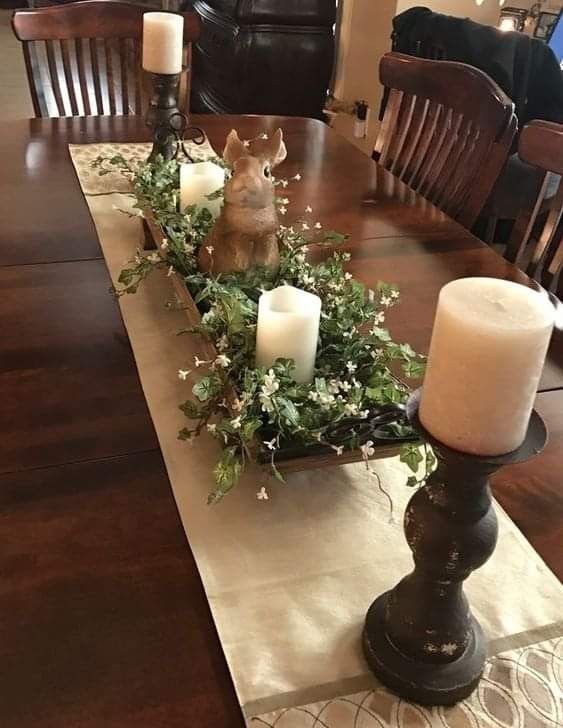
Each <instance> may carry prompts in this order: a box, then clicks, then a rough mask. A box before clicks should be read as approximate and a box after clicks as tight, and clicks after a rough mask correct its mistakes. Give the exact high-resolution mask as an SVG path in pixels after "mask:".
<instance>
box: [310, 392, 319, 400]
mask: <svg viewBox="0 0 563 728" xmlns="http://www.w3.org/2000/svg"><path fill="white" fill-rule="evenodd" d="M318 398H319V393H318V392H309V399H310V400H311V402H316V401H317V400H318Z"/></svg>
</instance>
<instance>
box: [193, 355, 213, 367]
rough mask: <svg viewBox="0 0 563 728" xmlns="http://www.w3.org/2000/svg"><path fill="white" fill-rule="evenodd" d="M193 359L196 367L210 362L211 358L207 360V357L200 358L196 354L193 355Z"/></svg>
mask: <svg viewBox="0 0 563 728" xmlns="http://www.w3.org/2000/svg"><path fill="white" fill-rule="evenodd" d="M194 361H195V365H196V367H202V366H204V365H205V364H211V360H210V359H209V360H207V359H200V358H199V357H198V356H194Z"/></svg>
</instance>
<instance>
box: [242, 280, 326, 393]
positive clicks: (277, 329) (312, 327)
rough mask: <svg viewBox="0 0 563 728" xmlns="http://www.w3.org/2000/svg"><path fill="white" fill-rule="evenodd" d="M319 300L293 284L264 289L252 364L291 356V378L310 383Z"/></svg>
mask: <svg viewBox="0 0 563 728" xmlns="http://www.w3.org/2000/svg"><path fill="white" fill-rule="evenodd" d="M320 316H321V299H320V298H319V297H318V296H315V295H314V294H313V293H308V292H307V291H302V290H301V289H299V288H294V287H293V286H280V287H279V288H274V290H273V291H267V292H266V293H263V294H262V295H261V296H260V299H259V301H258V328H257V330H256V366H259V367H266V368H267V367H270V366H271V365H272V364H273V363H274V362H275V361H276V359H293V360H294V362H295V380H296V381H297V382H303V383H305V382H311V381H312V379H313V372H314V369H315V358H316V355H317V342H318V338H319V322H320Z"/></svg>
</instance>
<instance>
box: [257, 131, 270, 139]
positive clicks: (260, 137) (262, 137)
mask: <svg viewBox="0 0 563 728" xmlns="http://www.w3.org/2000/svg"><path fill="white" fill-rule="evenodd" d="M267 138H268V135H267V134H266V132H265V131H263V132H262V133H261V134H259V135H258V139H267Z"/></svg>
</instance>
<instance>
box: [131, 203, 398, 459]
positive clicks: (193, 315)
mask: <svg viewBox="0 0 563 728" xmlns="http://www.w3.org/2000/svg"><path fill="white" fill-rule="evenodd" d="M143 217H144V219H143V235H144V240H143V248H144V249H145V250H157V249H158V250H160V251H161V252H162V253H163V255H164V257H166V252H165V251H162V241H163V240H164V233H163V231H162V228H161V227H160V225H159V224H158V223H157V222H156V220H155V218H154V216H153V214H152V212H151V211H150V210H147V209H145V210H143ZM170 280H171V282H172V285H173V287H174V291H175V293H176V296H177V297H178V301H179V302H180V303H181V304H182V306H183V307H184V310H185V312H186V317H187V319H188V323H189V324H190V326H198V325H199V324H200V323H201V313H200V312H199V309H198V308H197V306H196V304H195V302H194V300H193V298H192V296H191V294H190V292H189V291H188V288H187V286H186V284H185V282H184V279H183V278H182V277H181V276H179V275H178V274H177V273H175V272H173V273H171V275H170ZM198 338H199V354H198V356H200V357H201V358H203V359H215V358H216V356H217V350H216V349H215V346H214V345H213V343H212V342H211V341H210V340H209V339H207V338H206V337H204V336H199V337H198ZM235 398H236V392H235V390H234V389H233V392H232V395H231V399H232V400H234V399H235ZM228 399H229V398H228V397H227V400H228ZM233 416H234V415H233ZM404 442H406V441H400V440H398V441H397V442H392V443H377V442H376V443H375V445H374V451H375V452H374V454H373V456H372V457H371V458H370V459H371V460H381V459H384V458H389V457H394V456H395V455H398V454H399V452H400V449H401V445H402V444H404ZM250 454H251V456H252V457H253V458H254V459H255V460H256V462H258V463H261V464H266V463H269V462H270V459H271V452H270V451H268V450H266V449H265V448H264V447H263V446H262V444H261V442H259V441H258V440H256V441H255V445H254V447H252V448H250ZM362 460H363V457H362V454H361V452H360V451H359V450H358V449H357V448H356V449H354V450H344V452H343V453H342V455H339V456H337V455H336V453H335V451H334V450H333V449H332V448H331V447H330V446H328V445H322V444H312V445H301V444H299V445H291V443H288V444H287V445H285V446H282V447H281V448H280V449H279V450H277V451H276V467H277V468H278V470H281V471H282V472H286V473H291V472H299V471H301V470H312V469H314V468H324V467H329V466H333V465H344V464H346V463H356V462H361V461H362Z"/></svg>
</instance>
